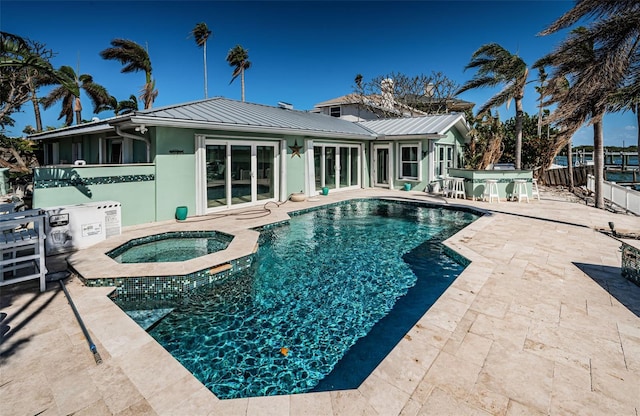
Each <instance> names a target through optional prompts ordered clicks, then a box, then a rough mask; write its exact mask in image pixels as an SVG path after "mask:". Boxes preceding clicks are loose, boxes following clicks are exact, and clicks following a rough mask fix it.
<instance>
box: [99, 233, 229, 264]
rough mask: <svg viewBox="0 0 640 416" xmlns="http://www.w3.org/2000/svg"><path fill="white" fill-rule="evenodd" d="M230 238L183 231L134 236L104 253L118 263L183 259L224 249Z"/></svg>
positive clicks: (217, 234) (222, 235) (160, 261)
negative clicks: (134, 237) (140, 236)
mask: <svg viewBox="0 0 640 416" xmlns="http://www.w3.org/2000/svg"><path fill="white" fill-rule="evenodd" d="M232 238H233V237H232V236H230V235H227V234H223V233H219V232H217V231H183V232H168V233H163V234H155V235H150V236H147V237H142V238H137V239H134V240H131V241H128V242H127V243H125V244H123V245H121V246H120V247H117V248H115V249H113V250H112V251H110V252H108V253H107V255H108V256H109V257H111V258H112V259H114V260H115V261H117V262H118V263H162V262H172V261H186V260H191V259H195V258H196V257H200V256H206V255H207V254H211V253H215V252H217V251H220V250H224V249H226V248H227V246H228V245H229V242H230V241H231V239H232Z"/></svg>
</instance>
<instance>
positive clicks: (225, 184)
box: [204, 140, 278, 211]
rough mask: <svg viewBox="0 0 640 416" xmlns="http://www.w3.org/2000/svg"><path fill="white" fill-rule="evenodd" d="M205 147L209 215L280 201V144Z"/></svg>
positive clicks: (221, 143) (217, 143)
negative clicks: (278, 155)
mask: <svg viewBox="0 0 640 416" xmlns="http://www.w3.org/2000/svg"><path fill="white" fill-rule="evenodd" d="M205 147H206V152H205V158H206V160H205V164H206V167H205V175H206V180H205V181H204V183H205V187H206V198H205V201H206V207H205V211H212V210H217V209H220V208H231V207H234V208H235V207H238V206H243V205H253V204H256V203H259V202H264V201H268V200H276V198H277V196H278V186H277V184H278V181H277V177H278V163H277V161H278V160H277V154H278V152H277V149H278V144H277V143H273V142H269V143H264V142H233V143H229V142H225V141H220V140H206V146H205Z"/></svg>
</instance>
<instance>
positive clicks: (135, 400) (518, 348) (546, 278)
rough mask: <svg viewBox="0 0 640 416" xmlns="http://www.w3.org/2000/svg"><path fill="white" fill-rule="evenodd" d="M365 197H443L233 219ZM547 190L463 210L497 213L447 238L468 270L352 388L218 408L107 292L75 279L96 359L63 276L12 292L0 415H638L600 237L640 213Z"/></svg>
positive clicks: (638, 376) (631, 313)
mask: <svg viewBox="0 0 640 416" xmlns="http://www.w3.org/2000/svg"><path fill="white" fill-rule="evenodd" d="M367 196H396V197H412V198H415V199H419V200H428V201H432V202H437V203H442V202H443V200H441V199H438V198H431V197H429V196H426V195H425V194H422V193H419V192H399V191H398V192H393V191H382V190H374V189H369V190H362V191H357V192H349V193H336V194H334V195H330V196H327V197H320V198H319V201H318V202H313V201H312V202H304V203H295V204H294V203H287V204H285V205H283V206H282V207H280V208H277V209H276V208H274V210H273V213H272V215H271V216H269V217H260V218H255V219H254V220H249V221H247V220H245V221H236V222H234V223H233V224H236V225H237V227H238V228H239V229H240V228H246V227H252V226H255V225H257V224H259V223H266V222H270V221H273V218H283V217H285V216H286V215H285V213H286V212H287V211H290V210H294V209H298V208H302V207H306V206H311V205H318V204H320V203H323V202H333V201H337V200H340V199H346V198H349V197H367ZM542 196H543V200H542V201H539V202H538V201H535V202H531V203H530V204H526V203H515V202H510V203H505V202H502V203H500V204H496V203H494V204H488V203H483V202H474V201H464V202H463V204H465V205H471V206H476V207H479V208H482V209H487V210H488V211H489V213H490V215H487V216H485V217H483V218H481V219H480V220H478V221H476V222H474V223H473V224H471V225H470V226H469V227H467V228H465V229H464V230H463V231H461V232H460V233H458V234H456V235H455V236H454V237H452V238H451V239H449V240H448V241H447V244H448V245H449V246H450V247H452V248H454V249H456V250H457V251H458V252H460V254H462V255H464V256H466V257H467V258H469V259H470V260H471V261H472V263H471V265H470V266H468V267H467V268H466V269H465V271H464V272H463V273H462V275H461V276H460V277H459V278H458V279H457V280H456V281H455V282H454V283H453V284H452V286H451V287H450V288H449V289H448V290H447V291H446V292H445V293H444V294H443V296H442V297H441V298H440V299H439V300H438V301H437V302H436V304H434V306H433V307H432V308H431V309H430V310H429V311H428V312H427V313H426V314H425V315H424V316H423V318H422V319H421V320H420V321H419V322H418V323H417V324H416V325H415V326H414V327H413V328H412V329H411V331H410V332H409V333H407V335H406V336H405V337H404V339H403V340H402V341H401V342H400V343H399V344H398V346H397V347H396V348H395V349H394V350H393V351H392V352H391V353H390V354H389V356H387V358H386V359H385V360H384V361H383V362H382V363H381V364H380V365H379V366H378V368H377V369H376V370H375V371H374V373H373V374H372V375H371V376H370V377H369V378H368V379H367V380H366V381H365V382H364V383H363V384H362V385H361V386H360V387H359V388H358V389H357V390H349V391H336V392H330V393H329V392H328V393H314V394H299V395H291V396H276V397H264V398H250V399H235V400H218V399H217V398H216V397H215V396H214V395H213V394H212V393H211V392H209V390H207V389H206V388H205V387H204V386H202V384H201V383H200V382H198V381H197V380H196V379H195V378H193V377H192V376H191V374H190V373H189V372H188V371H186V370H185V369H184V368H183V367H182V366H181V365H180V364H179V363H177V362H176V361H175V360H174V359H173V358H172V357H171V356H170V355H169V354H168V353H167V352H166V351H164V349H162V348H161V347H160V346H159V345H158V344H157V343H156V342H155V341H154V340H153V339H152V338H151V337H150V336H149V335H148V334H146V332H144V331H142V330H141V329H140V328H139V327H138V326H137V325H136V324H135V323H134V322H133V321H132V320H130V319H129V318H128V317H127V316H126V315H125V314H124V313H122V312H121V311H120V310H119V309H118V308H117V307H116V306H115V305H114V304H113V303H112V302H111V301H110V300H109V299H108V298H107V296H106V294H107V293H108V292H109V291H110V290H111V289H109V288H87V287H84V286H82V285H81V284H80V283H79V281H78V279H77V278H71V279H69V280H67V281H66V284H67V287H68V289H69V291H70V292H71V295H72V297H73V300H74V303H75V304H76V306H77V307H78V310H79V311H80V314H81V315H82V317H83V320H84V322H85V324H86V325H87V327H88V329H89V332H90V334H91V336H92V338H93V341H94V342H95V343H96V346H97V350H98V352H99V353H100V355H101V357H102V360H103V363H102V364H100V365H96V363H95V361H94V357H93V354H91V352H90V351H89V348H88V346H87V342H86V340H85V338H84V336H83V334H82V331H81V330H80V328H79V326H78V324H77V322H76V320H75V317H74V315H73V313H72V311H71V309H70V307H69V305H68V303H67V300H66V298H65V296H64V293H62V291H61V290H60V286H59V284H58V283H54V282H50V283H49V284H48V290H47V291H46V292H45V293H42V294H40V293H38V290H37V283H34V284H33V285H31V286H29V285H28V284H21V285H16V286H15V287H7V288H3V289H2V294H1V295H0V310H1V312H2V315H1V316H0V319H1V322H0V324H1V325H2V327H1V328H2V332H1V333H0V334H1V335H2V344H1V345H0V414H1V415H3V416H4V415H35V414H39V415H40V414H42V415H48V414H50V415H68V414H75V415H82V414H85V415H112V414H117V415H144V414H150V415H154V414H158V415H170V414H175V415H218V414H219V415H236V414H237V415H357V414H362V415H406V416H409V415H430V414H433V415H447V414H450V415H476V414H477V415H537V414H541V415H542V414H552V415H565V414H567V415H569V414H570V415H630V416H638V415H639V414H640V287H638V286H636V285H634V284H632V283H631V282H629V281H627V280H625V279H624V278H622V277H621V276H620V269H619V267H620V260H621V259H620V251H619V248H620V243H619V242H618V241H616V240H615V239H613V238H611V237H609V236H606V235H604V234H602V233H600V232H598V231H596V230H595V229H608V225H607V223H608V222H610V221H613V222H614V223H615V226H616V229H618V230H621V231H622V230H627V231H630V232H636V233H638V232H640V219H639V218H637V217H632V216H626V215H620V214H611V213H608V212H605V211H601V210H596V209H594V208H590V207H587V206H585V205H583V204H579V203H572V202H567V201H565V200H563V199H562V198H555V199H553V198H552V197H550V196H549V195H548V194H547V195H545V193H544V192H543V195H542ZM445 202H446V203H452V202H460V201H452V200H447V201H445ZM219 221H221V224H222V223H223V222H224V223H225V224H226V226H227V227H228V226H229V223H230V222H231V221H233V220H231V219H230V218H224V219H220V220H219ZM240 224H242V225H240ZM166 227H167V229H169V228H170V227H171V224H170V223H167V224H166ZM136 228H138V229H139V228H140V227H136Z"/></svg>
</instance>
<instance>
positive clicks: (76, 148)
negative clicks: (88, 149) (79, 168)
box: [71, 142, 82, 162]
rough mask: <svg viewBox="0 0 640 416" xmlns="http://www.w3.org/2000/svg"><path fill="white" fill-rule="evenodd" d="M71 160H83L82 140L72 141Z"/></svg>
mask: <svg viewBox="0 0 640 416" xmlns="http://www.w3.org/2000/svg"><path fill="white" fill-rule="evenodd" d="M71 160H72V161H73V162H75V161H76V160H82V142H78V143H71Z"/></svg>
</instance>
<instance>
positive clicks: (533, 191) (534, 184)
mask: <svg viewBox="0 0 640 416" xmlns="http://www.w3.org/2000/svg"><path fill="white" fill-rule="evenodd" d="M534 196H535V197H536V198H538V201H540V191H539V190H538V180H537V179H536V178H533V182H531V198H533V197H534Z"/></svg>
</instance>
